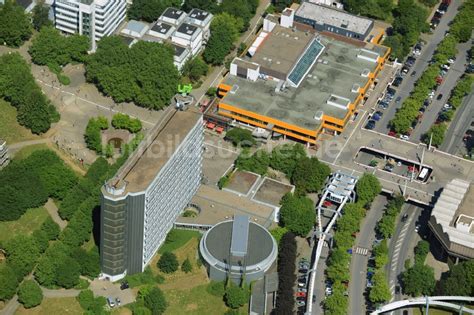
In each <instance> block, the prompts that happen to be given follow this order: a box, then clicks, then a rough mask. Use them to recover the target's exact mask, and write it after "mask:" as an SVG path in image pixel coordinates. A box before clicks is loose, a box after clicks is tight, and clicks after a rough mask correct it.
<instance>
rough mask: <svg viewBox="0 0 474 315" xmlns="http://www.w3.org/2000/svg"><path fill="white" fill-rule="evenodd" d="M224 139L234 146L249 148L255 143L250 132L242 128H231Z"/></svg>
mask: <svg viewBox="0 0 474 315" xmlns="http://www.w3.org/2000/svg"><path fill="white" fill-rule="evenodd" d="M225 139H226V140H228V141H230V142H232V144H233V145H234V146H241V147H243V148H245V147H251V146H253V145H255V143H256V141H255V139H254V137H253V136H252V132H251V131H250V130H247V129H243V128H239V127H236V128H232V129H231V130H229V131H227V132H226V134H225Z"/></svg>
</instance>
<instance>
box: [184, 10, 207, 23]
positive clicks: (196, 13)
mask: <svg viewBox="0 0 474 315" xmlns="http://www.w3.org/2000/svg"><path fill="white" fill-rule="evenodd" d="M188 16H189V17H190V18H193V19H196V20H199V21H204V20H205V19H206V18H207V17H208V16H209V12H206V11H203V10H200V9H196V8H194V9H192V10H191V11H190V12H189V14H188Z"/></svg>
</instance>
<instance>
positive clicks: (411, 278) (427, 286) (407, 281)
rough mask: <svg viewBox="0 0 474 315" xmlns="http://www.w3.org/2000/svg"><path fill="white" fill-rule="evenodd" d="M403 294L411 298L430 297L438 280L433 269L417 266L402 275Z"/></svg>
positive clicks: (421, 265)
mask: <svg viewBox="0 0 474 315" xmlns="http://www.w3.org/2000/svg"><path fill="white" fill-rule="evenodd" d="M402 283H403V293H405V294H409V295H411V296H421V295H428V296H430V295H431V294H432V293H433V291H434V288H435V285H436V279H435V277H434V271H433V268H432V267H430V266H426V265H423V264H415V265H413V267H410V268H408V269H407V270H406V271H405V272H403V274H402Z"/></svg>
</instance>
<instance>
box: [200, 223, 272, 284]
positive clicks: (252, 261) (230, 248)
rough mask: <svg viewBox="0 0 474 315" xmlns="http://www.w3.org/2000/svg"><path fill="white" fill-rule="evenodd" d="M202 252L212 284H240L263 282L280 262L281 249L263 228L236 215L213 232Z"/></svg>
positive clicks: (208, 234) (209, 233)
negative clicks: (226, 282)
mask: <svg viewBox="0 0 474 315" xmlns="http://www.w3.org/2000/svg"><path fill="white" fill-rule="evenodd" d="M199 251H200V254H201V256H202V257H203V259H204V260H205V261H206V267H207V271H208V274H209V277H210V278H211V280H214V281H223V280H226V279H227V278H230V279H231V280H232V281H234V282H235V283H237V284H240V282H241V280H242V279H243V278H245V281H246V282H247V283H250V282H252V281H254V280H258V279H261V278H263V277H264V275H265V272H266V271H267V270H268V269H270V267H271V266H272V265H273V263H274V262H275V260H276V258H277V255H278V246H277V243H276V241H275V239H274V238H273V237H272V236H271V234H270V232H268V231H267V229H265V228H264V227H263V226H261V225H259V224H257V223H254V222H251V221H250V219H249V217H248V216H245V215H236V216H235V217H234V219H233V220H230V221H224V222H221V223H218V224H216V225H214V226H213V227H212V228H211V229H209V230H208V231H207V232H206V233H205V234H204V236H203V237H202V238H201V241H200V243H199Z"/></svg>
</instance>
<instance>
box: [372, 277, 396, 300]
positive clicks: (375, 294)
mask: <svg viewBox="0 0 474 315" xmlns="http://www.w3.org/2000/svg"><path fill="white" fill-rule="evenodd" d="M386 278H387V276H386V275H385V272H384V271H382V270H378V271H377V272H376V273H375V275H374V276H373V278H372V282H373V286H372V288H370V293H369V300H370V301H371V302H372V303H383V302H387V301H390V299H391V298H392V293H391V292H390V289H389V287H388V283H387V279H386Z"/></svg>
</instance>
